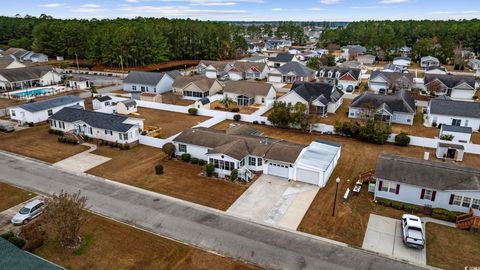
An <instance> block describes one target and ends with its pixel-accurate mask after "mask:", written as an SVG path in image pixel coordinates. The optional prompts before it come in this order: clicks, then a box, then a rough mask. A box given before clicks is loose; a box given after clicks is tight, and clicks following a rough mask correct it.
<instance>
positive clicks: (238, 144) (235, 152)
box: [173, 127, 305, 163]
mask: <svg viewBox="0 0 480 270" xmlns="http://www.w3.org/2000/svg"><path fill="white" fill-rule="evenodd" d="M173 141H174V142H179V143H187V144H192V145H198V146H202V147H207V148H210V149H211V150H210V151H209V152H208V153H207V155H208V154H225V155H227V156H230V157H232V158H235V159H237V160H241V159H243V158H244V157H246V156H248V155H253V156H257V157H263V158H265V159H272V160H276V161H281V162H287V163H294V162H295V160H296V159H297V157H298V156H299V154H300V153H301V151H302V150H303V148H305V145H300V144H294V143H290V142H286V141H283V140H276V139H272V138H265V137H260V136H250V135H235V134H227V132H226V131H223V130H217V129H213V128H203V127H200V128H191V129H187V130H185V131H183V132H182V133H181V134H180V135H178V136H177V137H176V138H175V139H173Z"/></svg>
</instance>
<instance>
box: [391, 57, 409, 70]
mask: <svg viewBox="0 0 480 270" xmlns="http://www.w3.org/2000/svg"><path fill="white" fill-rule="evenodd" d="M393 64H394V65H396V66H399V67H404V68H408V67H409V66H410V65H411V64H412V59H410V58H409V57H395V58H394V59H393Z"/></svg>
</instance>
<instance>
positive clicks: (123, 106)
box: [115, 99, 138, 115]
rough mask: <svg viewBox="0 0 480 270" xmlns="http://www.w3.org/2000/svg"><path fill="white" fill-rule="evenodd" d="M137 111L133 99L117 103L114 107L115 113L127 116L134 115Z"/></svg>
mask: <svg viewBox="0 0 480 270" xmlns="http://www.w3.org/2000/svg"><path fill="white" fill-rule="evenodd" d="M137 110H138V108H137V102H136V101H135V100H133V99H130V100H123V101H119V102H117V105H115V113H118V114H124V115H127V114H131V113H136V112H137Z"/></svg>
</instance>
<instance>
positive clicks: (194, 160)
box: [190, 157, 198, 164]
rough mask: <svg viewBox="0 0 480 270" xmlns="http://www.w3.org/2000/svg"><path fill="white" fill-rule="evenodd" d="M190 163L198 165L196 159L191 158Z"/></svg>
mask: <svg viewBox="0 0 480 270" xmlns="http://www.w3.org/2000/svg"><path fill="white" fill-rule="evenodd" d="M190 162H192V164H198V158H195V157H192V158H191V159H190Z"/></svg>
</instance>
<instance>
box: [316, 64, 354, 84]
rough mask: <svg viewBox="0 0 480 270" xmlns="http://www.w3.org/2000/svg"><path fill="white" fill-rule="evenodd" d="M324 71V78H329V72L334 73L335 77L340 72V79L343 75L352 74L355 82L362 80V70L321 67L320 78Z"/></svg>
mask: <svg viewBox="0 0 480 270" xmlns="http://www.w3.org/2000/svg"><path fill="white" fill-rule="evenodd" d="M322 71H324V72H325V73H324V74H323V77H324V78H327V77H328V72H329V71H332V72H333V75H332V76H333V77H335V73H336V72H339V73H340V77H342V76H343V75H345V74H347V73H350V75H352V77H353V78H354V79H355V80H357V81H358V80H359V79H360V72H361V70H360V69H359V68H337V67H325V66H323V67H320V69H319V70H318V76H320V72H322Z"/></svg>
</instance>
